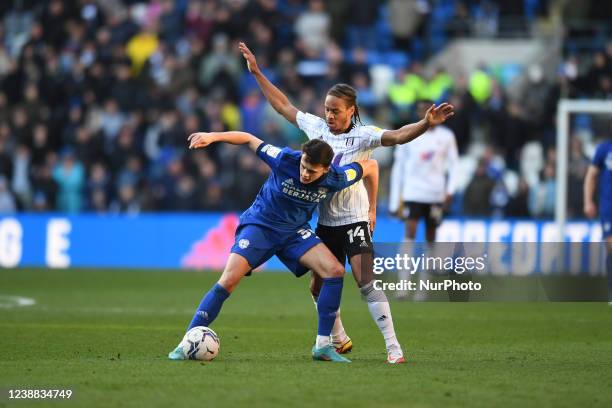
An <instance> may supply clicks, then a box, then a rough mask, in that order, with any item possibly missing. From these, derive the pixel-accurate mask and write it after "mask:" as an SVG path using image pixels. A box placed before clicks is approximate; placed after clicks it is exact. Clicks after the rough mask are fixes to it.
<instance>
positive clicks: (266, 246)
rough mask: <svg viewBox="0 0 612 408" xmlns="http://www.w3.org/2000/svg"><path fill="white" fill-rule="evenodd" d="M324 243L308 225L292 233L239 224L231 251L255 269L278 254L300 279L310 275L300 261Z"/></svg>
mask: <svg viewBox="0 0 612 408" xmlns="http://www.w3.org/2000/svg"><path fill="white" fill-rule="evenodd" d="M320 242H321V240H320V239H319V237H317V235H316V234H315V233H314V231H313V230H312V229H310V226H309V225H306V226H304V227H303V228H300V229H299V230H298V231H293V232H290V233H287V232H280V231H277V230H273V229H270V228H266V227H262V226H260V225H253V224H246V225H239V226H238V228H237V229H236V239H235V241H234V245H233V246H232V249H231V252H233V253H235V254H239V255H242V256H243V257H245V258H246V260H247V261H248V262H249V265H250V266H251V268H253V269H255V268H257V267H258V266H259V265H261V264H263V263H264V262H266V261H267V260H268V259H270V258H272V256H274V255H276V256H277V257H278V259H280V260H281V262H282V263H283V264H285V266H286V267H287V268H289V270H290V271H291V272H293V274H294V275H295V276H297V277H300V276H302V275H304V274H305V273H306V272H308V268H306V267H305V266H303V265H301V264H300V261H299V260H300V258H301V257H302V255H304V254H305V253H306V252H308V250H309V249H310V248H312V247H313V246H315V245H317V244H318V243H320Z"/></svg>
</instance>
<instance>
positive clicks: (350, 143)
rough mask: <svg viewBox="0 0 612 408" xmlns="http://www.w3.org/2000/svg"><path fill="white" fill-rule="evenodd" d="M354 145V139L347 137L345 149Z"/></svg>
mask: <svg viewBox="0 0 612 408" xmlns="http://www.w3.org/2000/svg"><path fill="white" fill-rule="evenodd" d="M354 143H355V138H354V137H347V138H346V147H350V146H352V145H353V144H354Z"/></svg>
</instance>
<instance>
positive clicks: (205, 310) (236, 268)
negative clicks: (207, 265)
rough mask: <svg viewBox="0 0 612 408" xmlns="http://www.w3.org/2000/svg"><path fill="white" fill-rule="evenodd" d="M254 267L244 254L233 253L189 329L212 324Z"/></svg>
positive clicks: (205, 297)
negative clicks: (224, 304)
mask: <svg viewBox="0 0 612 408" xmlns="http://www.w3.org/2000/svg"><path fill="white" fill-rule="evenodd" d="M252 269H253V268H252V267H251V265H249V262H248V261H247V260H246V258H245V257H244V256H242V255H239V254H235V253H231V254H230V256H229V259H228V260H227V265H225V269H224V270H223V274H221V278H219V281H217V283H216V284H215V286H213V287H212V288H211V289H210V290H209V291H208V292H207V293H206V295H204V297H203V298H202V301H201V302H200V305H199V306H198V310H196V312H195V314H194V315H193V319H191V323H189V327H188V328H187V330H190V329H192V328H194V327H196V326H210V324H211V323H212V322H213V321H214V320H215V319H216V318H217V315H218V314H219V311H220V310H221V307H222V306H223V302H225V300H226V299H227V298H228V297H229V295H230V294H231V293H232V292H233V291H234V289H235V288H236V286H238V283H239V282H240V280H241V279H242V278H243V277H244V275H246V274H247V273H248V272H249V271H250V270H252Z"/></svg>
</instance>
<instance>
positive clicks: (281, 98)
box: [238, 42, 298, 125]
mask: <svg viewBox="0 0 612 408" xmlns="http://www.w3.org/2000/svg"><path fill="white" fill-rule="evenodd" d="M238 49H239V50H240V52H241V53H242V56H243V57H244V59H245V60H246V62H247V68H248V69H249V71H250V72H251V74H253V76H254V77H255V80H256V81H257V84H258V85H259V88H260V89H261V92H262V93H263V94H264V96H265V97H266V99H267V100H268V102H270V105H272V107H273V108H274V110H275V111H277V112H278V113H280V114H281V115H283V117H284V118H285V119H287V120H288V121H289V122H291V123H293V124H294V125H296V124H297V113H298V109H297V108H296V107H295V106H293V105H292V104H291V102H290V101H289V98H287V96H286V95H285V94H284V93H283V92H282V91H281V90H280V89H278V88H277V87H276V86H274V84H273V83H272V82H270V80H269V79H268V78H266V76H265V75H264V74H263V73H262V72H261V70H260V69H259V66H257V60H256V59H255V55H253V53H252V52H251V50H249V48H248V47H247V46H246V44H245V43H243V42H241V43H238Z"/></svg>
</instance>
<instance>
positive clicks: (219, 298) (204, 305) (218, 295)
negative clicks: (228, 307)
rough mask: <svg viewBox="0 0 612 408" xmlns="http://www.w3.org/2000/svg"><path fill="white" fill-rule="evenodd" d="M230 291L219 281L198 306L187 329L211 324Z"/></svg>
mask: <svg viewBox="0 0 612 408" xmlns="http://www.w3.org/2000/svg"><path fill="white" fill-rule="evenodd" d="M229 295H230V294H229V292H228V291H227V290H225V288H224V287H223V286H221V285H219V284H218V283H217V284H215V286H213V287H212V288H211V289H210V290H209V291H208V293H206V295H204V298H203V299H202V302H200V306H198V310H197V311H196V312H195V314H194V315H193V319H192V320H191V323H189V327H188V328H187V330H190V329H192V328H194V327H196V326H207V327H208V326H210V324H211V323H212V322H213V321H214V320H215V319H216V318H217V315H218V314H219V311H220V310H221V306H223V302H225V299H227V297H228V296H229Z"/></svg>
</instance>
